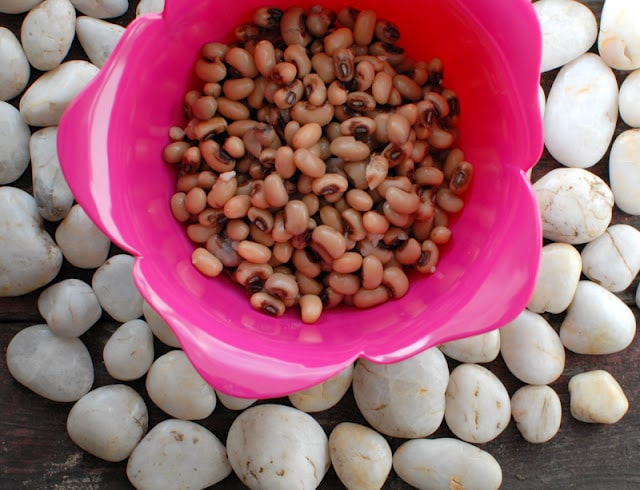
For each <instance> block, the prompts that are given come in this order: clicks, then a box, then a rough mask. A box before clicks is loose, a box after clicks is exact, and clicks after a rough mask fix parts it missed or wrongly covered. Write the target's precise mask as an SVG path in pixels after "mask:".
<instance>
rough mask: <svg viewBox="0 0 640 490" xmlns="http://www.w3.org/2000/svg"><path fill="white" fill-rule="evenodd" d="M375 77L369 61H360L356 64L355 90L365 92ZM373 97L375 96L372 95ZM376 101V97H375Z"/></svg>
mask: <svg viewBox="0 0 640 490" xmlns="http://www.w3.org/2000/svg"><path fill="white" fill-rule="evenodd" d="M375 77H376V71H375V69H374V68H373V65H372V64H371V63H370V62H369V61H360V62H359V63H358V64H356V74H355V79H356V81H357V82H358V85H357V87H356V90H359V91H361V92H365V91H367V90H369V89H370V88H371V86H372V85H373V81H374V79H375ZM374 99H375V96H374ZM376 102H378V101H377V99H376Z"/></svg>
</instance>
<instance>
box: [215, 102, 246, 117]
mask: <svg viewBox="0 0 640 490" xmlns="http://www.w3.org/2000/svg"><path fill="white" fill-rule="evenodd" d="M218 113H219V114H220V115H222V116H224V117H226V118H227V119H231V120H233V121H239V120H242V119H248V118H249V108H248V107H247V106H246V105H244V104H243V103H242V102H240V101H237V100H231V99H228V98H226V97H219V98H218Z"/></svg>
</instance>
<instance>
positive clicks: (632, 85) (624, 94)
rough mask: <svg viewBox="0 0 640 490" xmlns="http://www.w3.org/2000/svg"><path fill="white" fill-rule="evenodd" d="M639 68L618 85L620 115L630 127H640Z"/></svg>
mask: <svg viewBox="0 0 640 490" xmlns="http://www.w3.org/2000/svg"><path fill="white" fill-rule="evenodd" d="M639 93H640V70H635V71H633V72H631V73H629V74H628V75H627V77H626V78H625V79H624V80H623V82H622V85H620V93H619V94H618V108H619V109H620V117H621V118H622V120H623V121H624V122H625V123H626V124H627V125H628V126H631V127H632V128H640V97H638V94H639Z"/></svg>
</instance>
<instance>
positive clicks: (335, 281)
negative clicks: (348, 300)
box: [326, 271, 360, 295]
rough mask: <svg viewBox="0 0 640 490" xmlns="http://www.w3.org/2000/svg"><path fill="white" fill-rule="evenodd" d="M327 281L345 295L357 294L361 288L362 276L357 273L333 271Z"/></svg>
mask: <svg viewBox="0 0 640 490" xmlns="http://www.w3.org/2000/svg"><path fill="white" fill-rule="evenodd" d="M326 281H327V285H328V286H330V287H331V288H332V289H333V290H334V291H336V292H338V293H340V294H344V295H351V294H355V293H356V292H358V290H359V289H360V278H359V277H358V276H357V275H355V274H341V273H339V272H335V271H332V272H330V273H329V274H328V275H327V277H326Z"/></svg>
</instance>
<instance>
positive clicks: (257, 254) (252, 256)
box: [236, 240, 271, 264]
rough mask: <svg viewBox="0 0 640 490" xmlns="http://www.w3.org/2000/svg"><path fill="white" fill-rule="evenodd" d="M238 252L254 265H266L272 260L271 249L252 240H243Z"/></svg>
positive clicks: (239, 244)
mask: <svg viewBox="0 0 640 490" xmlns="http://www.w3.org/2000/svg"><path fill="white" fill-rule="evenodd" d="M236 251H237V252H238V255H239V256H240V257H242V258H243V259H244V260H246V261H247V262H251V263H253V264H266V263H267V262H269V259H270V258H271V250H270V249H269V247H266V246H265V245H262V244H261V243H256V242H253V241H251V240H242V241H241V242H240V243H238V249H237V250H236Z"/></svg>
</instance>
